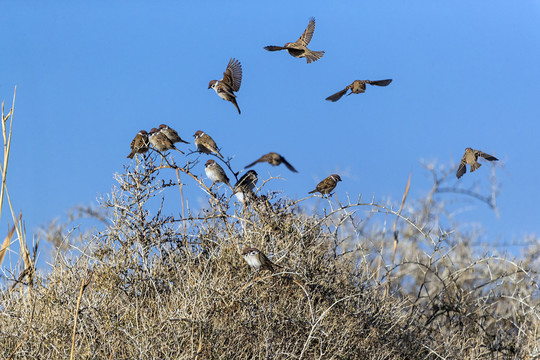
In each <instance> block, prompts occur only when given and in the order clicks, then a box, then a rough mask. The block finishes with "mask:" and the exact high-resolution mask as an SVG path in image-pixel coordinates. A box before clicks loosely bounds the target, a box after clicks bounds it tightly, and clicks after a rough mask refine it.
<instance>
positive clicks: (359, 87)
mask: <svg viewBox="0 0 540 360" xmlns="http://www.w3.org/2000/svg"><path fill="white" fill-rule="evenodd" d="M391 82H392V79H386V80H375V81H372V80H354V81H353V83H352V84H351V85H349V86H347V87H346V88H345V89H343V90H341V91H339V92H337V93H335V94H334V95H330V96H329V97H327V98H326V100H328V101H333V102H336V101H338V100H339V99H341V97H342V96H343V95H345V93H346V92H347V91H348V90H351V92H350V93H349V95H351V94H361V93H363V92H366V84H369V85H376V86H388V85H390V83H391Z"/></svg>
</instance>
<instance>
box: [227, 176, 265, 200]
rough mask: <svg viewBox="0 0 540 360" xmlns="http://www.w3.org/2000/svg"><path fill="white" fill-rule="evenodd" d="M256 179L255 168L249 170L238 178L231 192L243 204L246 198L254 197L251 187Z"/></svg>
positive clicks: (252, 187) (255, 182) (257, 179)
mask: <svg viewBox="0 0 540 360" xmlns="http://www.w3.org/2000/svg"><path fill="white" fill-rule="evenodd" d="M257 181H259V178H258V176H257V172H255V170H249V171H248V172H247V173H245V174H244V176H242V177H241V178H240V180H238V182H237V183H236V184H235V185H234V188H233V194H234V195H235V196H236V198H237V199H238V201H240V202H241V203H242V204H245V203H246V202H247V201H248V200H252V199H254V198H256V196H255V193H254V192H253V189H254V188H255V184H257Z"/></svg>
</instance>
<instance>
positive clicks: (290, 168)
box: [281, 156, 298, 173]
mask: <svg viewBox="0 0 540 360" xmlns="http://www.w3.org/2000/svg"><path fill="white" fill-rule="evenodd" d="M281 161H283V163H284V164H285V166H286V167H287V169H289V170H291V171H292V172H295V173H297V172H298V171H296V169H295V168H294V167H293V166H292V165H291V164H290V163H289V162H288V161H287V160H285V158H284V157H283V156H282V157H281Z"/></svg>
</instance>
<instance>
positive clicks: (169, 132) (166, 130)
mask: <svg viewBox="0 0 540 360" xmlns="http://www.w3.org/2000/svg"><path fill="white" fill-rule="evenodd" d="M158 129H159V131H161V132H162V133H163V134H165V136H167V137H168V138H169V140H171V141H172V142H173V143H177V142H183V143H184V144H189V143H188V142H187V141H185V140H182V138H181V137H180V135H178V133H177V132H176V130H174V129H171V128H170V127H168V126H167V125H165V124H161V125H159V127H158Z"/></svg>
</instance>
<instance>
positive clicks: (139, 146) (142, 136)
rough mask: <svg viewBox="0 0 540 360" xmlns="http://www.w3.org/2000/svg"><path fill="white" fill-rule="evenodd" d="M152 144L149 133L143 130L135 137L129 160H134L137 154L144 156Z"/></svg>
mask: <svg viewBox="0 0 540 360" xmlns="http://www.w3.org/2000/svg"><path fill="white" fill-rule="evenodd" d="M149 146H150V143H149V142H148V133H147V132H146V130H141V131H139V132H138V133H137V135H135V138H134V139H133V141H132V142H131V145H130V147H131V152H130V153H129V155H128V156H127V157H128V159H133V156H134V155H135V154H144V153H145V152H147V151H148V147H149Z"/></svg>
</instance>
